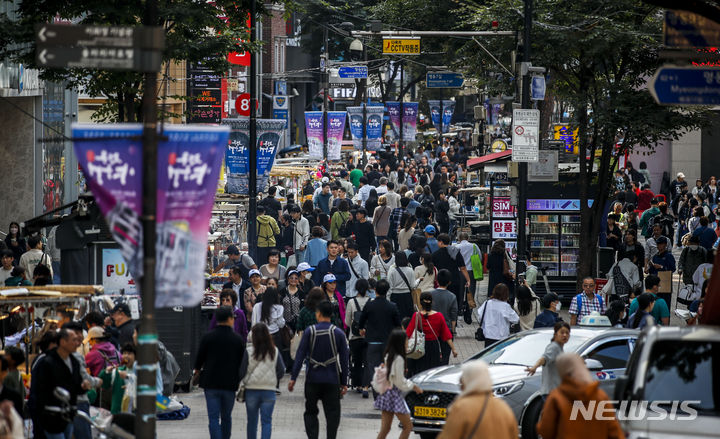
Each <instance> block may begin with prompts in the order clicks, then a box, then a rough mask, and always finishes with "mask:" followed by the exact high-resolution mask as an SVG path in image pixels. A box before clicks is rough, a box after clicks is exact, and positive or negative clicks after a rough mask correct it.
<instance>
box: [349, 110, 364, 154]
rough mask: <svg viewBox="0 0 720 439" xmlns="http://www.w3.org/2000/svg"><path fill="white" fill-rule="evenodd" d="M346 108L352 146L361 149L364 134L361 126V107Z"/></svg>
mask: <svg viewBox="0 0 720 439" xmlns="http://www.w3.org/2000/svg"><path fill="white" fill-rule="evenodd" d="M346 110H347V113H348V119H349V123H350V134H351V135H352V141H353V147H354V148H355V149H356V150H358V151H360V150H362V143H363V142H362V141H363V136H364V135H365V132H364V127H363V107H347V108H346Z"/></svg>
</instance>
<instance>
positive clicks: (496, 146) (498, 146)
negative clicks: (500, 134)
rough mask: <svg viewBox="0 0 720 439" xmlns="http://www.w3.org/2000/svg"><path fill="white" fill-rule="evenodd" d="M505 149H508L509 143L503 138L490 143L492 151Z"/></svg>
mask: <svg viewBox="0 0 720 439" xmlns="http://www.w3.org/2000/svg"><path fill="white" fill-rule="evenodd" d="M505 150H507V143H506V142H505V141H504V140H502V139H497V140H495V141H494V142H493V143H492V145H490V151H492V152H502V151H505Z"/></svg>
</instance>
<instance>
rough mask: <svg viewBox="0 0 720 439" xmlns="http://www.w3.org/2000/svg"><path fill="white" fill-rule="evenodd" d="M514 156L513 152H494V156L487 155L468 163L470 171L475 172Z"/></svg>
mask: <svg viewBox="0 0 720 439" xmlns="http://www.w3.org/2000/svg"><path fill="white" fill-rule="evenodd" d="M511 155H512V151H511V150H507V151H500V152H493V153H492V154H486V155H484V156H482V157H476V158H473V159H470V160H468V161H467V169H468V171H474V170H476V169H478V168H480V167H482V166H484V165H486V164H488V163H492V162H495V161H498V160H504V159H507V158H509V157H510V156H511Z"/></svg>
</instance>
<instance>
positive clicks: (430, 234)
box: [425, 224, 440, 253]
mask: <svg viewBox="0 0 720 439" xmlns="http://www.w3.org/2000/svg"><path fill="white" fill-rule="evenodd" d="M436 233H437V229H435V226H433V225H432V224H428V225H427V226H425V239H426V240H427V244H426V245H427V248H428V250H429V252H430V253H435V252H436V251H438V249H440V247H439V246H438V242H437V239H436V238H435V234H436Z"/></svg>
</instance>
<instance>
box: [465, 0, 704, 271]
mask: <svg viewBox="0 0 720 439" xmlns="http://www.w3.org/2000/svg"><path fill="white" fill-rule="evenodd" d="M534 3H535V14H534V21H533V28H532V41H531V44H532V51H531V55H532V57H531V59H532V63H533V65H536V66H543V67H546V68H547V69H548V74H549V76H551V77H552V78H553V81H552V83H551V85H550V87H551V92H552V93H553V95H554V96H555V97H556V98H557V99H559V100H562V101H564V102H565V103H567V104H568V105H569V107H570V108H571V125H572V127H573V128H577V129H578V132H579V134H578V142H579V150H580V154H579V165H580V172H579V174H578V179H577V184H578V187H579V192H580V203H581V214H580V216H581V234H580V259H579V265H578V271H577V275H578V279H582V277H584V276H590V275H592V273H593V263H594V261H595V253H596V251H597V237H598V236H599V234H600V232H601V230H600V227H601V224H602V220H603V214H604V213H605V208H606V205H607V202H608V201H609V200H610V197H611V193H610V191H611V185H612V176H613V171H614V169H615V168H616V166H617V162H618V159H619V157H620V156H621V155H623V154H624V153H625V152H626V151H629V150H631V149H632V148H637V147H642V148H647V149H649V150H650V151H652V150H654V148H655V146H656V145H657V143H658V142H660V141H662V140H676V139H678V138H679V137H680V136H681V135H682V133H684V132H687V131H689V130H693V129H697V128H699V127H701V126H703V125H704V124H706V123H707V120H708V119H707V112H706V111H705V110H703V109H691V108H677V107H664V106H660V105H657V104H656V103H655V102H654V101H653V99H652V98H651V96H650V94H649V93H648V91H647V88H646V86H647V84H646V82H647V79H648V78H649V77H651V76H652V74H653V72H654V71H655V69H656V68H657V67H659V66H660V65H661V64H662V61H661V60H660V58H659V56H658V54H659V50H660V48H661V47H662V45H661V42H660V38H659V36H660V35H661V34H662V15H661V14H660V11H659V10H658V9H657V8H656V7H655V6H652V5H648V4H645V3H643V2H642V1H639V0H578V1H574V2H564V1H560V0H547V1H535V2H534ZM465 12H466V16H467V19H466V20H467V22H468V23H470V24H472V23H478V24H480V23H488V22H489V21H490V20H499V22H500V25H501V29H502V28H503V27H504V28H505V29H504V30H517V31H520V30H522V25H523V2H522V1H521V0H502V1H496V2H493V3H491V4H488V5H487V6H480V7H478V6H473V7H466V10H465ZM488 44H489V45H490V46H491V47H492V49H491V50H493V51H494V52H495V53H509V52H510V51H511V50H514V49H515V48H516V47H517V46H516V45H515V44H516V42H515V41H510V40H509V39H503V40H498V39H494V40H488ZM468 49H471V48H470V47H468ZM466 53H467V54H468V61H470V62H472V63H474V64H475V65H481V63H482V62H483V61H487V60H486V57H485V56H484V53H478V54H477V55H473V54H471V53H469V52H466ZM593 191H594V192H593ZM588 200H593V204H592V206H588Z"/></svg>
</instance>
